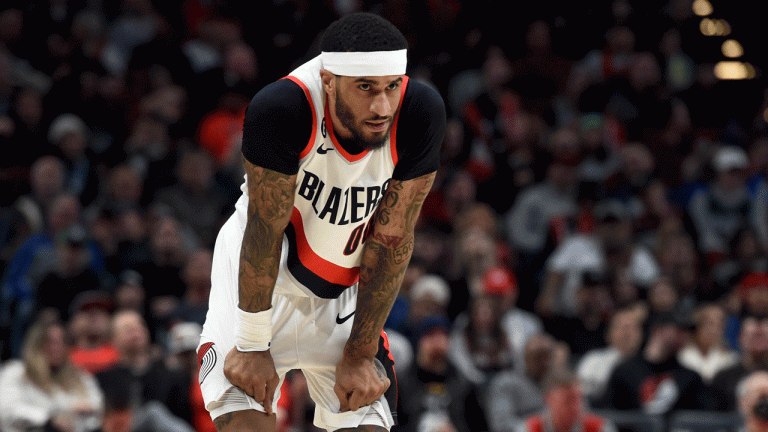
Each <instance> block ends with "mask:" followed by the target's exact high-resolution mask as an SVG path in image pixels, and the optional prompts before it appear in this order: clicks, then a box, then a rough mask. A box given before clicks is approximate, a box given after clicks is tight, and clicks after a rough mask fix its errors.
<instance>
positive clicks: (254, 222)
mask: <svg viewBox="0 0 768 432" xmlns="http://www.w3.org/2000/svg"><path fill="white" fill-rule="evenodd" d="M246 170H247V171H246V172H247V174H248V192H249V197H250V198H249V203H248V222H247V223H246V227H245V233H244V234H243V244H242V247H241V249H240V274H239V286H240V288H239V306H240V308H241V309H243V310H245V311H251V312H256V311H261V310H265V309H269V307H270V305H271V301H272V291H273V289H274V285H275V281H276V280H277V272H278V269H279V264H280V249H281V245H282V240H283V231H284V230H285V227H286V226H287V225H288V221H289V220H290V217H291V211H292V209H293V185H294V182H295V179H294V178H293V177H292V176H287V175H284V174H280V173H277V172H274V171H269V170H265V169H260V168H256V167H254V166H253V165H251V166H248V164H247V163H246Z"/></svg>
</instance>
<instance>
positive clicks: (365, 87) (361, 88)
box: [359, 84, 371, 91]
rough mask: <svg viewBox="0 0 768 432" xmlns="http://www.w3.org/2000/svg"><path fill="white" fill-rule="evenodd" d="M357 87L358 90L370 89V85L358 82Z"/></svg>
mask: <svg viewBox="0 0 768 432" xmlns="http://www.w3.org/2000/svg"><path fill="white" fill-rule="evenodd" d="M359 88H360V90H363V91H368V90H370V89H371V85H370V84H360V87H359Z"/></svg>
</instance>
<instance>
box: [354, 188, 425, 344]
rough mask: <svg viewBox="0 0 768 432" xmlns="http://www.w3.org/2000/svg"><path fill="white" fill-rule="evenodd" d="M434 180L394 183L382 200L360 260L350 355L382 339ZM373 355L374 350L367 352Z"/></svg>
mask: <svg viewBox="0 0 768 432" xmlns="http://www.w3.org/2000/svg"><path fill="white" fill-rule="evenodd" d="M433 180H434V174H429V175H426V176H423V177H420V178H417V179H414V180H409V181H407V182H399V181H393V182H392V183H390V187H389V189H388V190H387V192H386V193H385V195H384V198H383V199H382V202H381V204H380V207H379V209H378V210H377V214H376V219H375V220H376V225H375V226H374V228H373V230H372V233H371V235H370V237H369V238H368V239H367V240H366V242H365V249H364V250H363V257H362V259H361V261H360V284H359V291H358V296H357V308H356V312H355V320H354V323H353V325H352V333H351V334H350V337H349V340H348V341H347V346H346V348H345V349H346V351H347V352H348V353H355V352H362V351H361V350H364V351H370V350H372V349H374V348H375V345H376V343H377V342H378V340H379V336H380V334H381V330H382V328H383V327H384V322H385V321H386V319H387V316H388V315H389V312H390V310H391V309H392V305H393V304H394V301H395V297H397V293H398V292H399V291H400V285H401V283H402V281H403V276H404V275H405V270H406V268H407V267H408V262H409V261H410V259H411V255H412V253H413V245H414V231H415V227H416V221H417V219H418V215H419V212H420V211H421V206H422V204H423V203H424V200H425V199H426V197H427V194H428V193H429V190H430V187H431V185H432V181H433ZM373 354H375V351H374V352H373V353H371V352H367V355H371V356H372V355H373Z"/></svg>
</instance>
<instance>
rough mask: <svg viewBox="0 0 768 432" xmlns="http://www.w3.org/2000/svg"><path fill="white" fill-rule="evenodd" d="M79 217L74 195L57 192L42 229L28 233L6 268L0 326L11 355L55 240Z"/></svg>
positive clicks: (30, 312) (51, 264)
mask: <svg viewBox="0 0 768 432" xmlns="http://www.w3.org/2000/svg"><path fill="white" fill-rule="evenodd" d="M79 220H80V203H79V201H78V200H77V197H75V196H74V195H70V194H62V195H59V196H57V197H56V199H54V200H53V201H52V203H51V207H50V208H49V209H48V213H47V214H46V228H45V230H44V231H43V232H41V233H39V234H37V235H33V236H31V237H29V238H28V239H27V240H26V241H25V242H24V243H23V244H22V245H21V247H19V250H18V251H17V252H16V254H15V255H14V256H13V258H12V259H11V262H10V263H9V265H8V268H7V269H6V272H5V274H4V280H3V288H2V305H3V313H2V314H0V319H2V327H4V328H6V329H8V331H9V332H10V333H9V338H8V339H7V344H8V345H7V348H8V350H9V351H8V352H9V353H10V355H11V356H13V357H16V356H18V354H19V349H20V346H21V339H22V337H23V333H24V329H25V328H26V326H27V325H28V324H29V322H30V320H31V319H32V316H33V314H34V307H35V305H36V302H37V297H36V293H37V286H38V285H39V284H40V282H41V281H42V280H43V278H44V277H45V275H46V274H48V273H49V272H50V271H51V270H52V269H53V268H54V266H55V264H56V260H55V259H52V257H53V256H54V253H55V250H56V247H57V246H58V244H59V241H60V240H61V238H62V237H63V235H64V234H65V233H66V231H67V229H68V228H69V227H71V226H73V225H75V224H76V223H78V222H79ZM11 318H13V319H11Z"/></svg>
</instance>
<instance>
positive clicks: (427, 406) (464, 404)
mask: <svg viewBox="0 0 768 432" xmlns="http://www.w3.org/2000/svg"><path fill="white" fill-rule="evenodd" d="M449 325H450V324H449V322H448V319H447V318H446V317H445V316H436V317H430V318H426V319H425V320H423V321H422V322H421V323H420V324H419V327H418V330H417V335H418V336H417V338H416V349H415V356H414V361H413V363H412V365H411V367H410V368H409V369H408V370H407V371H406V373H405V374H404V375H403V376H401V377H399V381H398V382H399V384H398V394H399V395H400V402H399V403H398V411H399V412H398V423H399V424H400V425H402V430H403V431H414V432H416V431H425V430H440V429H441V428H443V429H445V428H447V429H448V430H455V431H457V432H469V431H484V430H487V429H486V426H485V415H484V412H483V410H482V407H481V403H480V400H479V398H480V397H481V394H482V393H479V389H478V388H477V387H476V386H475V385H473V383H471V382H470V381H468V380H467V379H466V378H464V377H463V376H462V374H461V373H460V372H459V371H458V370H457V369H456V367H455V366H454V365H453V363H452V361H451V359H450V358H449V355H448V353H449V351H450V348H449V345H450V343H451V341H450V339H449V336H448V333H449Z"/></svg>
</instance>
